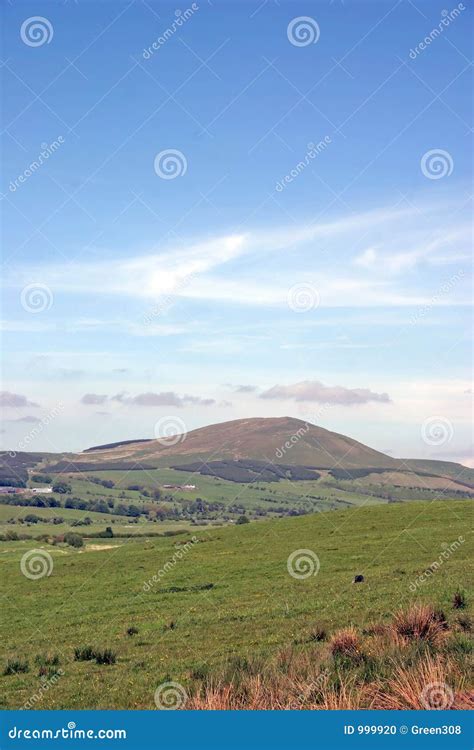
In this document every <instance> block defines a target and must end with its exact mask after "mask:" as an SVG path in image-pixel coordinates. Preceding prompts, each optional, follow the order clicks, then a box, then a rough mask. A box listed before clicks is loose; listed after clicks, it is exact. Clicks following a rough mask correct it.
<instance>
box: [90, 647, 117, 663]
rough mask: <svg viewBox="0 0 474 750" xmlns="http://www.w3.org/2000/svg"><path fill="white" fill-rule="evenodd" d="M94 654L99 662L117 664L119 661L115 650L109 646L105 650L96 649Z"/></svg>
mask: <svg viewBox="0 0 474 750" xmlns="http://www.w3.org/2000/svg"><path fill="white" fill-rule="evenodd" d="M94 656H95V660H96V663H97V664H115V662H116V661H117V655H116V653H115V651H111V650H110V649H109V648H106V649H104V650H103V651H96V652H95V654H94Z"/></svg>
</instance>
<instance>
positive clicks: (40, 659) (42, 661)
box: [35, 654, 60, 667]
mask: <svg viewBox="0 0 474 750" xmlns="http://www.w3.org/2000/svg"><path fill="white" fill-rule="evenodd" d="M35 664H37V665H38V666H39V667H57V666H58V665H59V664H60V660H59V654H38V655H37V656H35Z"/></svg>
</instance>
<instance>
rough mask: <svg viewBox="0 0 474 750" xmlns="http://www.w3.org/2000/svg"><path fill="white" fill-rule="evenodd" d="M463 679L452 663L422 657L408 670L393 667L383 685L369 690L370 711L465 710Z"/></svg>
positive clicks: (441, 659) (436, 658)
mask: <svg viewBox="0 0 474 750" xmlns="http://www.w3.org/2000/svg"><path fill="white" fill-rule="evenodd" d="M462 687H463V680H462V678H460V676H459V675H458V674H457V673H456V670H455V669H454V668H453V665H452V663H450V662H449V661H445V660H443V658H442V657H441V656H439V655H438V656H436V657H432V656H430V655H429V654H426V655H425V656H424V657H423V658H421V659H420V660H419V662H418V663H417V664H415V665H414V666H412V667H409V668H405V667H401V666H399V667H397V668H396V669H395V671H394V674H393V676H392V677H391V678H390V679H388V680H386V681H385V683H383V684H381V685H377V686H374V687H373V692H372V702H371V708H375V709H387V710H393V711H402V710H407V709H411V710H436V709H450V708H453V709H454V708H456V709H458V708H465V707H466V700H467V699H466V695H467V694H464V693H463V692H462Z"/></svg>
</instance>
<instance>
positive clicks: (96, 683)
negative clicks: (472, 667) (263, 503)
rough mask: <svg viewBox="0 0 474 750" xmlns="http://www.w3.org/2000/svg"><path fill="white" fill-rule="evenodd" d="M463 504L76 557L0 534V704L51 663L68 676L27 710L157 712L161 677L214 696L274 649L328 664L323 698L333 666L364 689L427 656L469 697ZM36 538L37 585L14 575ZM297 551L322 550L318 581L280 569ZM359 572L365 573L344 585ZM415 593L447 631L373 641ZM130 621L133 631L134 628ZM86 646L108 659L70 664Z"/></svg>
mask: <svg viewBox="0 0 474 750" xmlns="http://www.w3.org/2000/svg"><path fill="white" fill-rule="evenodd" d="M471 511H472V505H471V503H470V502H469V501H451V502H432V503H418V502H413V503H410V504H392V505H384V506H381V505H378V506H373V507H370V508H358V509H349V510H345V511H336V512H330V513H318V514H315V515H310V516H305V517H302V518H294V519H280V520H273V521H265V522H262V523H253V524H246V525H242V526H234V527H227V528H220V529H194V530H193V531H191V532H189V533H188V534H183V535H181V536H179V537H177V538H167V539H147V540H143V539H142V540H134V539H131V540H130V541H126V540H124V539H114V540H101V543H100V544H97V540H93V541H92V540H91V541H90V542H88V543H87V545H86V548H85V550H84V549H83V550H79V551H77V550H73V549H64V548H55V547H51V546H50V545H47V544H41V543H37V542H36V543H33V542H29V541H22V542H19V541H16V542H7V543H3V544H2V547H1V552H2V569H3V575H4V580H5V581H6V585H5V588H4V593H5V598H4V610H3V613H4V616H3V618H2V623H1V625H0V628H1V629H0V643H1V650H2V654H1V659H2V664H3V667H6V666H7V665H8V663H10V664H15V663H20V664H23V666H24V667H25V669H28V671H24V672H15V671H14V672H13V673H10V674H6V675H4V676H0V683H1V691H0V692H1V695H2V696H3V697H2V701H3V703H2V707H3V708H7V707H9V708H13V707H20V706H22V705H23V704H24V703H25V701H27V700H28V699H29V698H30V696H31V695H32V694H34V693H35V691H36V692H38V690H39V689H40V687H41V684H42V683H41V676H43V678H44V676H45V670H46V671H47V673H48V674H50V672H51V670H52V671H53V672H54V670H57V669H59V668H60V669H61V670H62V672H63V673H64V674H61V676H60V678H59V680H58V682H57V684H52V685H51V687H50V688H49V689H47V690H44V691H42V692H41V699H40V701H39V703H38V704H37V705H36V706H35V707H36V708H154V698H153V696H154V692H155V690H156V688H157V687H158V686H159V685H160V683H163V682H165V681H169V680H175V681H178V682H179V683H180V684H181V685H183V686H184V687H185V690H186V691H187V692H188V693H189V694H190V695H195V696H198V695H199V691H200V690H203V689H204V690H205V691H206V689H207V692H205V695H206V696H207V698H206V700H208V699H209V685H212V684H215V683H213V679H214V678H213V675H219V679H220V680H232V679H234V678H236V675H237V677H238V679H245V680H254V679H255V677H252V675H254V676H255V675H256V674H258V673H259V672H261V671H262V670H265V669H267V667H266V666H265V665H266V664H268V663H269V660H270V661H271V660H272V659H277V662H278V665H279V666H278V668H277V672H278V674H279V675H280V677H279V678H278V679H280V678H281V679H282V680H283V677H284V674H287V675H288V674H289V667H288V664H287V662H288V659H290V661H291V663H293V662H294V660H297V661H296V662H295V663H298V664H299V665H300V666H299V667H298V670H299V672H300V674H301V675H302V674H303V672H304V670H303V671H301V670H300V667H301V668H302V662H304V663H305V664H306V667H305V669H306V670H307V668H308V664H312V665H313V667H312V669H316V666H317V667H318V669H321V670H328V671H327V675H326V677H325V678H324V679H327V680H329V681H330V685H329V686H328V690H330V693H326V694H325V695H326V697H325V698H324V700H329V698H328V695H330V694H331V695H332V694H334V695H335V696H339V697H340V696H341V679H342V677H341V675H346V676H345V677H344V680H346V679H347V680H349V681H350V680H355V681H356V682H355V683H354V685H356V686H359V683H360V685H361V687H360V690H359V687H357V690H359V692H360V691H362V692H361V693H360V694H361V695H362V694H364V695H365V692H364V691H365V688H366V687H367V690H369V691H370V690H375V689H376V687H374V686H375V685H376V684H383V680H384V679H389V677H390V675H391V676H392V677H393V674H392V672H393V669H394V667H393V663H392V661H390V660H391V659H396V660H398V661H397V662H396V663H399V664H402V665H404V666H405V667H407V668H408V667H410V665H411V664H415V663H416V664H418V661H417V660H419V659H422V658H423V659H425V658H426V659H428V658H429V659H432V660H434V662H433V664H435V667H436V665H438V667H439V669H441V666H440V665H441V664H445V663H446V664H448V663H449V664H451V665H452V669H453V670H454V668H455V671H454V672H453V675H454V676H453V677H451V676H449V677H448V676H446V675H448V672H446V675H445V679H447V680H448V681H451V680H454V682H453V683H452V685H453V689H454V688H456V689H457V686H458V683H459V685H460V687H459V690H460V691H461V692H462V689H463V688H462V685H463V684H465V685H466V684H467V683H462V681H463V680H465V679H466V678H465V676H464V675H465V674H467V667H466V663H465V660H466V658H467V651H468V646H467V644H466V636H465V632H464V631H465V629H466V628H468V627H470V625H469V620H468V616H467V609H462V610H459V611H458V610H453V609H452V600H453V596H454V594H455V592H456V590H457V589H464V588H465V587H466V586H467V583H468V580H469V576H470V574H472V567H473V565H472V552H471V553H470V549H469V540H468V529H469V528H470V525H471V524H470V521H471V519H472V515H471ZM193 536H194V537H195V539H197V540H198V541H197V542H194V541H193V539H192V537H193ZM460 539H462V540H463V541H459V540H460ZM456 540H458V541H457V544H455V548H453V544H454V543H456ZM188 543H189V544H188ZM186 544H187V545H188V546H185V545H186ZM33 547H36V548H41V549H42V550H43V551H46V552H48V554H50V555H51V558H52V561H53V570H52V573H51V575H49V576H45V577H43V578H41V579H39V580H30V579H28V578H27V577H25V576H24V575H22V573H21V571H20V562H21V559H22V556H23V555H24V554H25V553H26V552H27V551H28V550H30V549H32V548H33ZM183 550H184V551H183ZM298 550H310V551H311V553H313V554H314V555H317V557H318V560H319V566H320V567H319V572H318V574H317V575H310V576H309V577H307V578H305V579H298V578H295V577H292V575H290V574H289V573H288V569H287V564H288V558H289V556H290V555H291V554H292V553H294V552H295V551H298ZM446 550H451V552H450V553H449V554H447V553H446ZM179 551H181V555H180V556H178V552H179ZM443 552H444V553H445V555H444V558H440V556H441V555H442V553H443ZM439 559H442V562H441V564H439V566H438V568H437V569H436V571H435V572H434V573H433V574H430V575H426V571H427V570H428V569H430V566H431V568H432V564H433V562H434V561H438V560H439ZM167 563H168V565H167ZM165 566H166V567H165ZM159 571H165V572H164V573H163V574H162V575H161V574H160V575H157V574H158V573H159ZM356 574H363V575H364V577H365V581H364V582H363V583H361V584H353V579H354V576H355V575H356ZM153 576H156V580H155V582H154V581H153ZM420 581H422V582H421V583H420ZM147 582H148V583H150V582H151V584H150V585H149V586H148V588H147V586H146V584H147ZM420 601H421V602H429V603H431V604H433V605H434V606H435V607H437V608H442V609H443V610H444V612H445V614H446V628H445V627H444V625H443V626H442V627H441V625H439V628H438V629H439V630H440V634H439V635H440V640H439V641H438V640H436V641H435V640H434V636H433V639H432V640H433V642H431V640H430V639H428V638H425V637H423V638H420V639H419V642H418V640H416V642H412V641H413V639H412V640H410V639H408V640H409V641H410V642H407V643H406V644H405V645H403V643H402V642H400V643H398V641H397V643H395V644H394V643H392V645H391V646H390V647H389V646H388V645H387V646H386V647H385V646H383V647H382V645H381V643H382V641H380V638H381V637H382V636H380V637H379V636H378V635H376V634H375V635H374V634H373V633H376V631H377V628H378V629H379V630H380V628H382V629H383V627H388V626H389V623H390V622H391V621H392V620H393V615H394V613H395V612H396V611H397V610H398V609H399V608H406V607H409V606H410V604H412V603H413V602H420ZM467 601H468V604H469V597H468V600H467ZM436 617H437V615H436ZM462 618H464V619H462ZM436 622H438V621H436ZM351 625H352V626H354V627H355V628H356V629H357V634H356V635H357V638H358V639H360V645H358V646H357V648H356V651H355V652H354V654H352V656H351V657H350V658H349V656H350V654H349V656H347V658H348V659H349V661H348V662H347V663H346V661H344V659H343V660H342V662H340V660H339V661H338V659H339V656H337V653H338V652H337V650H335V647H334V642H335V641H334V638H336V642H337V638H339V636H338V635H337V634H336V635H335V633H336V631H338V630H339V629H340V628H343V627H347V626H351ZM375 625H376V626H377V627H376V628H375V629H374V626H375ZM129 628H134V629H135V630H136V631H137V632H136V633H134V631H132V634H131V635H128V634H127V630H128V629H129ZM441 631H442V632H441ZM351 632H352V631H351ZM387 632H389V631H387ZM430 632H431V631H430ZM133 633H134V634H133ZM371 633H372V635H371ZM384 637H385V636H384ZM396 637H397V638H401V636H398V635H397V636H396ZM331 638H333V640H331ZM377 638H379V640H377ZM430 638H431V636H430ZM436 638H438V636H436ZM441 638H442V640H441ZM377 644H378V645H377ZM88 646H91V647H92V649H93V650H94V649H96V650H97V649H99V650H102V651H103V650H104V649H110V650H111V651H112V652H113V653H114V655H115V659H116V660H115V663H114V664H97V663H96V662H95V661H94V660H85V661H80V660H79V661H78V660H75V658H74V650H75V649H76V648H79V649H81V648H84V647H88ZM387 649H388V650H387ZM394 649H395V651H396V653H395V651H394ZM285 654H286V655H285ZM56 657H57V659H56ZM344 658H345V657H344ZM285 660H286V661H285ZM292 660H293V661H292ZM439 660H443V661H442V662H441V661H439ZM48 662H54V666H46V667H45V666H44V665H45V663H48ZM56 662H58V663H56ZM285 664H286V665H287V666H286V667H285ZM344 664H345V665H346V666H344ZM324 665H326V666H324ZM390 665H392V666H390ZM435 667H433V669H435ZM438 667H436V669H438ZM450 668H451V667H450ZM272 669H273V668H272ZM285 669H286V672H284V671H282V670H285ZM436 669H435V671H436ZM446 669H447V667H446ZM48 670H49V671H48ZM341 670H342V672H341ZM344 670H345V671H344ZM390 670H392V671H390ZM2 671H3V670H2ZM7 671H8V670H7ZM290 671H291V670H290ZM272 674H273V672H272ZM325 674H326V673H325ZM338 674H339V678H338V677H337V675H338ZM436 674H437V673H436ZM232 675H233V676H234V677H232ZM449 675H451V672H449ZM392 677H390V679H392ZM272 679H273V678H272ZM275 679H276V678H275ZM285 679H286V678H285ZM338 679H339V683H338V682H337V680H338ZM381 681H382V682H381ZM252 684H254V683H252ZM338 684H339V687H338ZM344 684H346V683H344ZM450 684H451V682H450ZM206 685H207V688H206ZM203 686H204V688H203ZM331 691H332V692H331ZM300 692H301V688H300ZM211 693H212V691H211ZM357 694H359V693H357ZM193 700H195V701H198V702H199V700H200V699H199V698H198V697H195V698H194V699H193ZM311 700H313V701H318V700H319V698H317V697H314V696H313V698H312V699H311ZM321 700H323V698H321ZM338 700H339V699H338ZM341 700H342V699H341ZM202 707H209V705H203V706H202ZM297 707H298V706H297ZM332 707H336V706H332ZM338 707H343V705H341V704H340V705H339V706H338Z"/></svg>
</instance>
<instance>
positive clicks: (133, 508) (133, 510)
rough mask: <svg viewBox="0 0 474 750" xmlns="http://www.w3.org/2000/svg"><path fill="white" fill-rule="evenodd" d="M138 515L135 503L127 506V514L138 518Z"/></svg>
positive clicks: (138, 511) (138, 509)
mask: <svg viewBox="0 0 474 750" xmlns="http://www.w3.org/2000/svg"><path fill="white" fill-rule="evenodd" d="M139 515H140V508H137V506H136V505H129V506H128V511H127V516H132V517H134V518H138V516H139Z"/></svg>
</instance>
